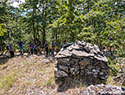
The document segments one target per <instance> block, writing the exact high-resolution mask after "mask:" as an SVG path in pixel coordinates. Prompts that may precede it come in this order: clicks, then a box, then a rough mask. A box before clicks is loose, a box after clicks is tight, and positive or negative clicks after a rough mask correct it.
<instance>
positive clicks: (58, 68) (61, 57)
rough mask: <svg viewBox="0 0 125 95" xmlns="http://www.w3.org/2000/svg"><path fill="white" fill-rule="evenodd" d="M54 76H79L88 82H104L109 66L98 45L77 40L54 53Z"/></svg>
mask: <svg viewBox="0 0 125 95" xmlns="http://www.w3.org/2000/svg"><path fill="white" fill-rule="evenodd" d="M56 59H57V61H56V62H55V78H56V79H60V78H63V77H73V76H74V77H76V76H80V77H81V79H83V80H85V81H86V82H92V83H90V84H94V83H95V84H96V83H102V82H105V81H106V80H107V78H108V73H109V67H108V65H107V62H108V61H107V58H106V57H105V56H104V55H103V53H102V52H101V51H100V49H99V48H98V46H96V45H92V44H90V43H86V42H84V41H77V42H75V43H70V44H66V45H65V46H64V47H63V48H62V49H61V50H60V51H59V53H58V54H57V55H56Z"/></svg>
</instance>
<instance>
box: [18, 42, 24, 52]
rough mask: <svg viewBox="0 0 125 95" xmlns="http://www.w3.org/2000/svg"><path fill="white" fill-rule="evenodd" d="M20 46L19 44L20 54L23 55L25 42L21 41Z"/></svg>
mask: <svg viewBox="0 0 125 95" xmlns="http://www.w3.org/2000/svg"><path fill="white" fill-rule="evenodd" d="M18 44H19V48H20V53H21V54H23V53H24V48H23V42H22V41H21V40H20V41H19V42H18Z"/></svg>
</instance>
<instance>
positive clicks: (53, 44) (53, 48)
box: [51, 40, 55, 57]
mask: <svg viewBox="0 0 125 95" xmlns="http://www.w3.org/2000/svg"><path fill="white" fill-rule="evenodd" d="M54 50H55V42H54V40H52V48H51V52H52V57H54Z"/></svg>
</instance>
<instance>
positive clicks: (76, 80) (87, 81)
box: [55, 76, 106, 92]
mask: <svg viewBox="0 0 125 95" xmlns="http://www.w3.org/2000/svg"><path fill="white" fill-rule="evenodd" d="M55 82H56V84H58V89H57V92H65V91H67V90H68V89H72V88H80V87H82V88H86V87H87V86H89V85H97V84H101V83H103V84H105V83H106V82H105V81H99V80H97V79H93V78H91V77H88V78H85V77H84V78H83V77H81V76H74V77H65V78H60V79H56V80H55Z"/></svg>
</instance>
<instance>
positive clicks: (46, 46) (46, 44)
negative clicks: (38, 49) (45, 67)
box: [45, 41, 48, 57]
mask: <svg viewBox="0 0 125 95" xmlns="http://www.w3.org/2000/svg"><path fill="white" fill-rule="evenodd" d="M45 50H46V57H48V42H47V41H45Z"/></svg>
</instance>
